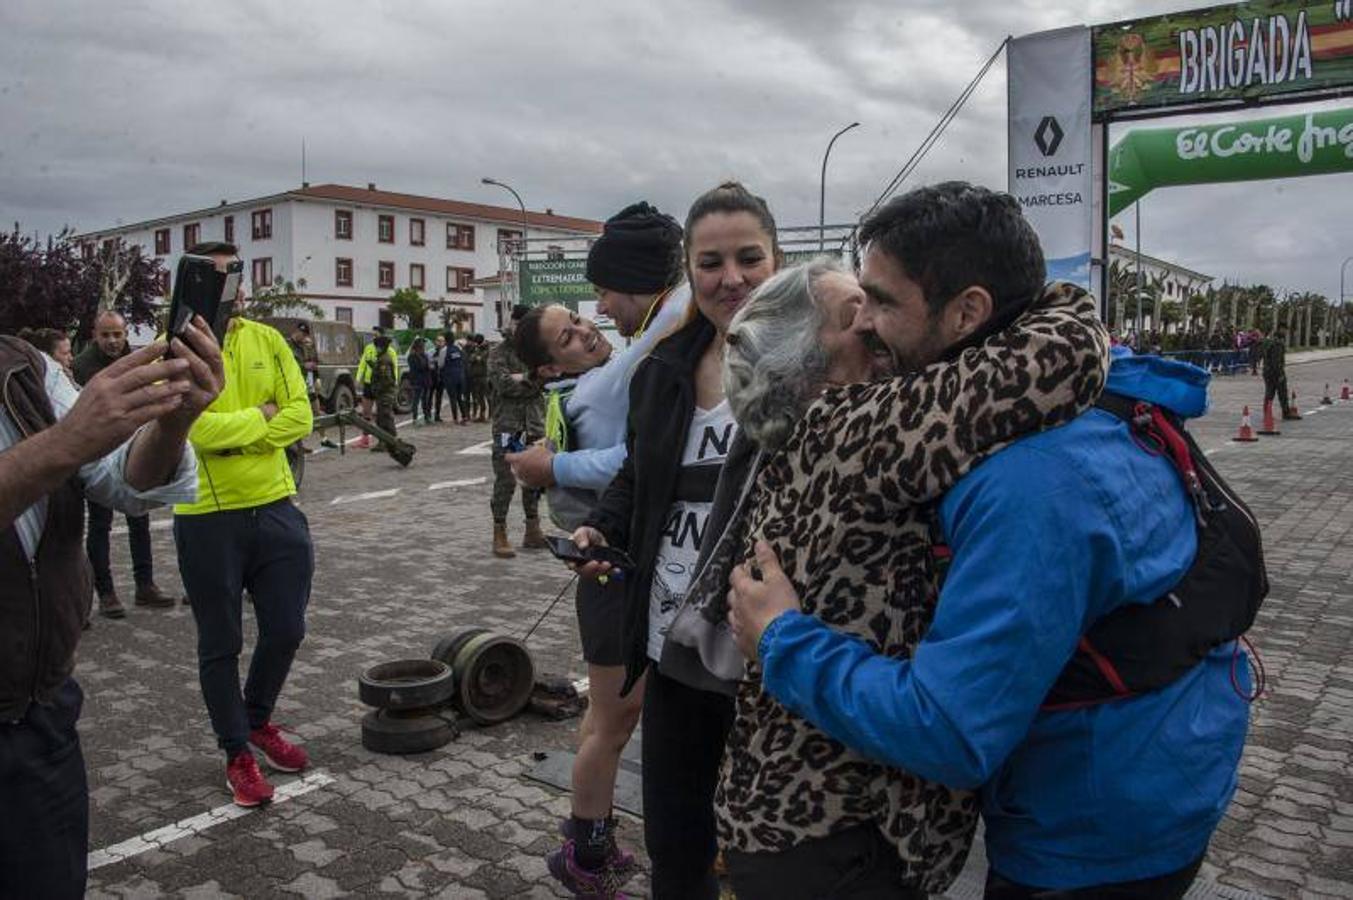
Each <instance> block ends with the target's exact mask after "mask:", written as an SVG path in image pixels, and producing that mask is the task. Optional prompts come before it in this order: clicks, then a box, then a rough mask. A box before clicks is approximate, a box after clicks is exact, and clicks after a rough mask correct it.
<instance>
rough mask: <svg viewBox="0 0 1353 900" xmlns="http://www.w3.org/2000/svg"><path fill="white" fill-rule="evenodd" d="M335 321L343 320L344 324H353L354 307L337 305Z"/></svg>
mask: <svg viewBox="0 0 1353 900" xmlns="http://www.w3.org/2000/svg"><path fill="white" fill-rule="evenodd" d="M334 321H335V322H342V323H343V324H344V325H351V324H352V307H351V306H335V307H334Z"/></svg>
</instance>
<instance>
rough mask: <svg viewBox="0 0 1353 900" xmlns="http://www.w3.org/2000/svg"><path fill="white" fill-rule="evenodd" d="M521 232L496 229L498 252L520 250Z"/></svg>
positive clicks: (509, 229)
mask: <svg viewBox="0 0 1353 900" xmlns="http://www.w3.org/2000/svg"><path fill="white" fill-rule="evenodd" d="M521 242H522V241H521V232H520V231H516V230H514V229H511V228H499V229H498V252H499V253H504V252H506V251H508V250H510V249H511V250H520V249H521Z"/></svg>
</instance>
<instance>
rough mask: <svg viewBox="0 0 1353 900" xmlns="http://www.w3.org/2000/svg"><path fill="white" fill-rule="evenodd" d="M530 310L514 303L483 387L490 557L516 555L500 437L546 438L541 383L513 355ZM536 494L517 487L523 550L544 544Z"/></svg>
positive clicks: (511, 484) (511, 482)
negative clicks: (488, 431) (487, 418)
mask: <svg viewBox="0 0 1353 900" xmlns="http://www.w3.org/2000/svg"><path fill="white" fill-rule="evenodd" d="M528 309H529V307H527V306H522V305H518V306H516V307H513V309H512V321H511V323H510V324H509V325H508V326H507V328H505V329H504V337H503V341H502V342H501V343H500V344H498V345H497V346H496V347H494V348H493V349H492V350H490V351H489V355H488V387H489V393H490V403H491V406H492V409H493V428H492V437H493V500H492V501H491V502H490V504H489V508H490V509H491V510H492V511H493V555H494V556H497V557H501V558H504V559H509V558H511V557H513V556H516V555H517V554H516V553H515V552H514V551H513V549H512V544H511V542H510V541H508V539H507V510H508V507H509V506H510V505H511V503H512V492H513V491H514V490H515V489H516V487H517V479H516V478H514V477H513V475H512V469H511V467H509V466H508V464H507V461H506V460H504V459H503V455H504V453H506V452H508V450H507V448H505V447H504V446H503V438H504V436H505V435H519V436H520V438H521V441H522V443H523V444H526V445H529V444H531V443H534V442H535V441H538V440H541V439H542V438H543V437H544V435H545V395H544V393H543V392H542V391H541V388H540V385H539V384H537V383H536V382H534V381H533V380H532V379H531V376H530V373H529V371H528V369H527V368H526V366H525V364H523V363H522V361H521V360H519V359H517V355H516V354H515V353H513V352H512V328H514V327H515V326H516V323H517V321H518V320H520V319H521V317H522V316H524V315H526V313H527V311H528ZM540 494H541V492H540V491H539V490H533V489H531V488H525V487H523V488H522V489H521V506H522V512H524V513H525V514H526V536H525V537H524V538H523V540H522V544H521V545H522V547H523V548H524V549H527V550H534V549H539V548H542V547H544V546H545V535H544V534H543V533H542V532H541V530H540V516H539V512H538V508H539V504H540Z"/></svg>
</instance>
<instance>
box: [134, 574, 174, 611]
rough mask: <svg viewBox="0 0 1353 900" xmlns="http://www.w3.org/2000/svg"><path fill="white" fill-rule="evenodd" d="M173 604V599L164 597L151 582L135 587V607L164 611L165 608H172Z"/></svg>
mask: <svg viewBox="0 0 1353 900" xmlns="http://www.w3.org/2000/svg"><path fill="white" fill-rule="evenodd" d="M174 603H175V602H174V598H173V597H170V596H168V595H166V594H165V593H164V592H163V591H161V590H160V589H159V588H158V587H156V585H155V582H153V581H151V582H148V583H146V584H138V585H137V586H136V605H137V606H149V607H152V608H156V609H164V608H165V607H169V606H173V605H174Z"/></svg>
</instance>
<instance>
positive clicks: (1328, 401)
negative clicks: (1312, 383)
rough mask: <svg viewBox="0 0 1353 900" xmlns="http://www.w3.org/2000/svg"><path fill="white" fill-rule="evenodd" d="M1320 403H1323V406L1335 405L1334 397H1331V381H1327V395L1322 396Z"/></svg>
mask: <svg viewBox="0 0 1353 900" xmlns="http://www.w3.org/2000/svg"><path fill="white" fill-rule="evenodd" d="M1320 405H1321V406H1333V405H1334V400H1333V398H1331V397H1330V383H1329V382H1328V381H1327V382H1325V396H1323V397H1321V398H1320Z"/></svg>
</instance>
